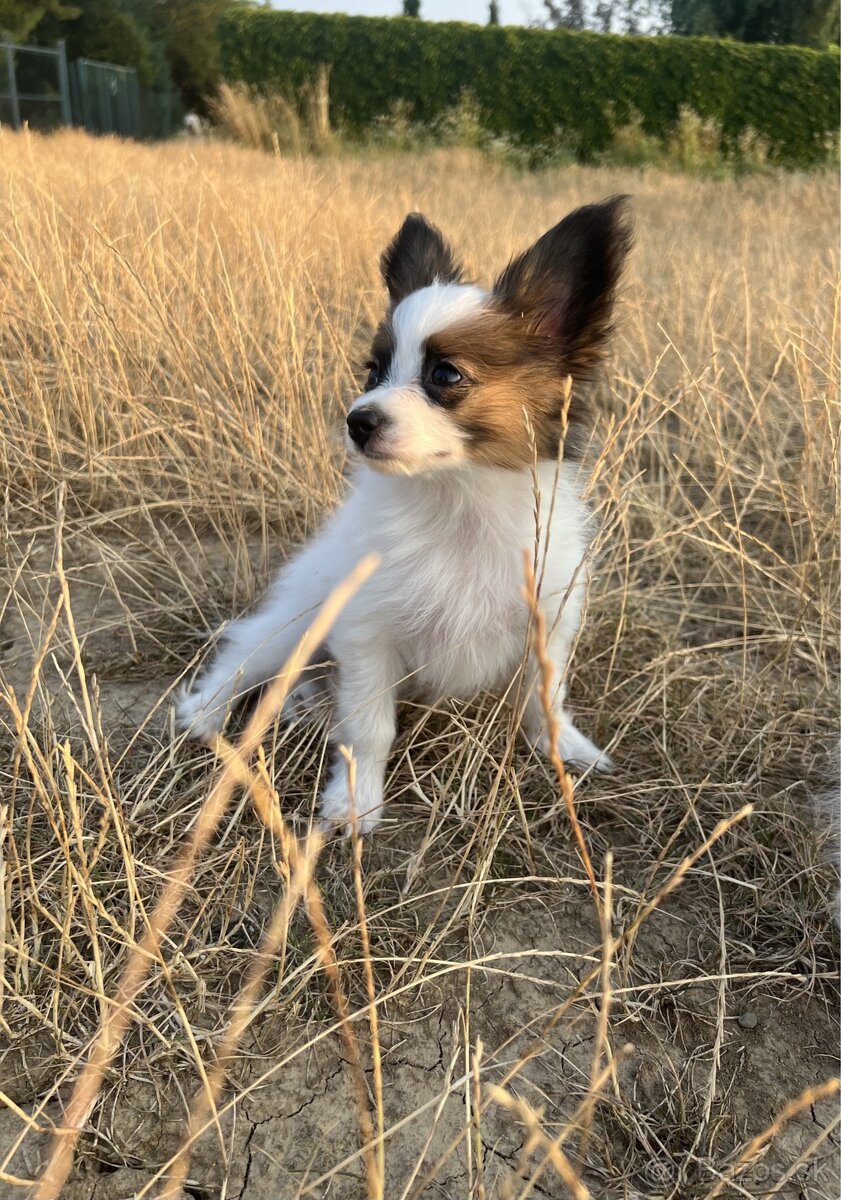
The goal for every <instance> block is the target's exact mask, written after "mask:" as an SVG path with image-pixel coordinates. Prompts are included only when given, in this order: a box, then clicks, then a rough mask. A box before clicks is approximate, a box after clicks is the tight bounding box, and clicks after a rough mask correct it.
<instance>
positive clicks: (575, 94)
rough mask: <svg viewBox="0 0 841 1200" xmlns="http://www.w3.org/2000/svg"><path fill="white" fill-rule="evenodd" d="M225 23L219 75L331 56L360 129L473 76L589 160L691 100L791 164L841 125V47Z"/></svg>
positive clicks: (377, 21)
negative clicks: (615, 138)
mask: <svg viewBox="0 0 841 1200" xmlns="http://www.w3.org/2000/svg"><path fill="white" fill-rule="evenodd" d="M220 35H221V50H222V69H223V74H224V76H225V77H226V78H227V79H229V80H241V81H243V82H245V83H248V84H252V85H254V86H256V87H258V88H272V87H276V88H282V89H298V88H300V87H302V86H303V85H305V84H306V83H308V82H309V81H310V80H311V79H312V77H313V75H314V73H315V70H316V68H317V67H318V65H319V64H321V63H328V64H329V65H330V68H331V74H330V91H331V106H332V115H333V118H334V120H335V121H336V123H337V124H339V125H340V126H341V127H342V128H343V129H345V130H347V131H348V132H351V133H360V132H362V131H363V130H364V129H365V128H367V127H368V126H370V125H371V124H372V122H373V121H374V120H375V119H376V118H377V117H379V116H382V115H383V114H385V113H388V112H389V111H390V110H391V108H392V107H393V105H394V103H395V101H397V100H403V101H406V102H408V103H409V104H410V105H411V111H412V116H413V119H414V120H416V121H418V122H421V123H427V122H432V121H434V120H435V119H436V118H437V117H438V116H440V114H441V113H442V112H443V111H444V110H446V109H447V108H450V107H452V106H453V105H455V104H456V103H457V102H458V100H459V96H460V94H461V92H462V91H463V89H465V88H467V89H469V90H470V92H471V93H472V94H473V95H474V96H475V98H476V100H477V102H478V104H479V106H480V108H481V110H482V119H483V124H484V126H485V127H486V128H487V129H488V131H489V132H490V133H492V134H497V135H506V136H508V137H511V138H513V139H514V140H515V141H517V142H519V143H522V144H524V145H539V144H544V143H545V144H549V143H551V142H553V141H554V140H555V139H556V138H557V137H558V136H559V135H560V136H561V137H563V138H565V139H566V140H568V141H569V142H570V143H571V144H572V145H574V146H575V147H576V150H577V153H578V155H579V156H580V158H582V159H583V160H587V159H592V158H593V157H595V156H596V155H598V154H599V153H600V152H601V151H603V150H605V149H607V148H608V146H609V145H610V141H611V136H612V131H613V128H614V127H615V126H617V125H622V124H625V123H626V122H627V121H628V120H629V118H630V117H631V115H632V113H633V112H634V110H636V111H637V112H639V113H640V115H641V116H642V121H643V127H644V129H645V130H646V132H648V133H650V134H652V135H654V136H657V137H665V136H667V135H668V132H669V130H670V128H671V127H672V126H673V125H674V123H675V121H676V120H677V117H678V113H679V110H680V107H681V105H689V107H691V108H692V109H694V110H695V112H697V113H699V114H700V115H701V116H704V117H713V118H715V120H716V121H718V122H719V124H720V126H721V131H722V136H723V139H724V142H725V144H732V143H734V142H735V141H736V139H737V138H738V136H739V134H740V133H742V132H743V131H744V129H746V128H747V127H750V128H752V129H754V130H756V132H757V133H759V134H760V135H761V136H762V137H763V138H764V139H765V140H766V141H767V142H768V144H769V146H770V148H771V156H772V159H773V160H774V161H775V162H778V163H780V164H784V165H786V166H793V167H797V166H810V165H813V164H816V163H819V162H820V161H821V160H822V159H823V158H824V157H825V155H826V145H827V140H828V138H829V136H830V135H831V134H832V133H833V132H835V131H837V128H838V108H839V81H838V54H837V52H835V51H832V50H827V51H819V50H809V49H805V48H801V47H796V46H762V45H746V44H743V43H739V42H730V41H718V40H715V39H712V38H682V37H669V38H654V37H616V36H613V35H609V34H595V33H570V32H568V31H566V30H553V31H548V30H542V29H523V28H518V27H504V28H499V27H497V28H492V27H490V28H489V27H483V26H479V25H466V24H462V23H461V22H452V23H450V22H448V23H437V22H436V23H433V22H427V21H417V20H407V19H405V18H402V17H394V18H370V17H347V16H343V15H335V16H333V15H331V16H322V15H318V14H313V13H293V12H277V11H272V10H271V9H265V8H249V7H244V6H243V7H240V6H234V7H233V8H231V9H229V10H228V11H227V12H226V14H225V15H224V16H223V18H222V22H221V26H220Z"/></svg>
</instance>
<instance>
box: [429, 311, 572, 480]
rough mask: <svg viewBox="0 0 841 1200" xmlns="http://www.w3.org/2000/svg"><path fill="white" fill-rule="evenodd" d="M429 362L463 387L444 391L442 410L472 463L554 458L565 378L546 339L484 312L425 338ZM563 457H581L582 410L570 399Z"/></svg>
mask: <svg viewBox="0 0 841 1200" xmlns="http://www.w3.org/2000/svg"><path fill="white" fill-rule="evenodd" d="M426 359H427V361H428V362H430V363H431V362H433V361H445V362H450V363H452V364H453V365H454V366H455V367H456V368H457V369H458V370H459V371H460V372H461V373H462V374H463V375H464V376H465V382H464V383H462V384H459V385H457V387H455V388H448V389H447V410H448V416H449V418H450V420H452V421H453V422H454V423H455V424H456V425H458V427H459V428H460V429H461V430H462V432H463V433H464V434H465V435H466V439H467V448H468V454H469V456H470V458H472V459H473V461H474V462H480V463H484V464H485V465H488V466H499V467H506V468H509V469H512V470H516V469H519V468H522V467H524V466H528V464H529V463H531V462H532V460H533V456H534V450H533V448H532V440H531V438H530V436H529V433H528V429H527V424H526V417H527V418H528V423H529V424H530V425H531V429H532V435H533V438H534V444H535V445H536V449H537V456H538V458H540V459H552V460H554V459H556V458H557V456H558V450H559V445H560V441H561V436H562V432H563V412H564V407H565V404H566V389H567V386H568V385H567V382H566V375H565V373H564V372H563V371H561V370H559V364H558V359H557V355H556V354H555V353H554V351H553V349H552V348H551V346H548V345H547V343H546V340H545V339H544V338H541V337H540V336H538V335H536V334H533V333H530V332H529V331H528V330H527V329H524V328H523V322H522V321H521V320H519V319H517V318H515V317H512V316H511V315H510V314H507V313H502V312H499V311H495V310H494V309H489V310H488V311H487V312H486V313H483V314H482V315H481V316H480V317H476V318H474V319H472V320H471V321H469V322H464V323H462V324H461V325H458V326H454V327H453V328H452V329H449V330H446V331H444V332H442V333H439V334H436V335H434V336H433V337H430V338H429V340H428V341H427V344H426ZM567 418H568V428H567V433H566V438H565V439H564V457H565V458H568V459H572V458H578V457H580V454H581V451H582V449H583V445H584V444H585V443H586V437H587V425H588V421H587V411H586V408H585V406H584V404H583V402H582V400H581V399H580V398H579V397H577V396H576V397H574V399H573V401H572V403H571V404H570V406H569V410H568V413H567Z"/></svg>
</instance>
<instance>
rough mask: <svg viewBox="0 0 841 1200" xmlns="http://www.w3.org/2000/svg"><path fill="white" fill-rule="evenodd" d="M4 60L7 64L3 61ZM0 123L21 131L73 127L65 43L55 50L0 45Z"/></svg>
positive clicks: (12, 44)
mask: <svg viewBox="0 0 841 1200" xmlns="http://www.w3.org/2000/svg"><path fill="white" fill-rule="evenodd" d="M3 59H5V63H4V62H3V61H2V60H3ZM0 71H2V73H3V74H2V75H0V79H2V78H3V75H4V76H5V78H4V79H3V82H2V84H0V87H2V89H3V90H2V91H0V122H2V123H3V124H4V125H11V126H12V127H13V128H15V129H20V127H21V125H23V124H28V125H31V126H32V127H33V128H34V129H54V128H55V127H56V126H58V125H70V124H71V123H72V120H73V116H72V113H71V110H70V83H69V76H68V71H67V55H66V54H65V52H64V43H63V42H59V44H58V46H57V47H56V49H55V50H50V49H48V48H46V47H41V46H16V45H15V44H14V43H13V42H0Z"/></svg>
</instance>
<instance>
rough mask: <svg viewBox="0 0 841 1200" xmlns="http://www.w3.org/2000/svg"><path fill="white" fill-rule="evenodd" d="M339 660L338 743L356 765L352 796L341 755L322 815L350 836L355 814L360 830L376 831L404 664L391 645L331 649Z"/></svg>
mask: <svg viewBox="0 0 841 1200" xmlns="http://www.w3.org/2000/svg"><path fill="white" fill-rule="evenodd" d="M331 651H332V652H333V654H334V655H335V656H336V658H337V659H338V684H337V690H336V721H335V725H334V727H333V731H332V734H331V738H332V740H333V741H334V742H335V744H336V745H337V746H338V745H341V746H349V747H350V749H351V750H352V752H353V757H354V760H355V763H356V786H355V788H354V789H353V795H351V789H350V786H349V776H348V764H347V762H346V760H345V758H344V756H343V755H337V756H336V760H335V762H334V764H333V768H332V771H331V773H330V778H329V780H328V782H327V786H326V788H325V789H324V794H323V796H322V798H321V808H320V813H319V815H320V817H321V820H322V822H323V824H324V825H326V826H327V827H331V828H332V827H337V826H338V827H340V828H342V829H343V830H344V831H345V832H350V828H351V824H352V812H355V815H356V822H357V829H358V830H359V832H360V833H370V832H371V830H372V829H374V827H375V826H376V825H377V824H378V823H379V820H380V817H381V816H382V807H383V784H384V780H385V768H386V762H387V760H388V755H389V751H390V750H391V744H392V742H393V741H394V733H395V727H396V721H395V710H396V694H395V692H396V685H397V682H398V680H399V678H400V662H399V658H398V656H397V655H396V654H395V653H394V651H393V650H392V649H391V648H390V647H387V646H378V645H374V646H371V645H369V644H366V645H364V646H358V645H355V646H353V647H341V646H338V647H337V646H334V645H331Z"/></svg>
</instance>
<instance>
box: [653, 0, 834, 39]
mask: <svg viewBox="0 0 841 1200" xmlns="http://www.w3.org/2000/svg"><path fill="white" fill-rule="evenodd" d="M671 24H672V28H673V29H674V32H675V33H680V34H688V35H692V34H701V35H707V36H711V37H732V38H736V39H738V41H740V42H771V43H776V44H777V45H787V44H797V45H801V46H825V45H827V44H828V43H829V42H830V40H832V39H833V36H834V35H835V33H836V31H837V27H838V0H672V2H671Z"/></svg>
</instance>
